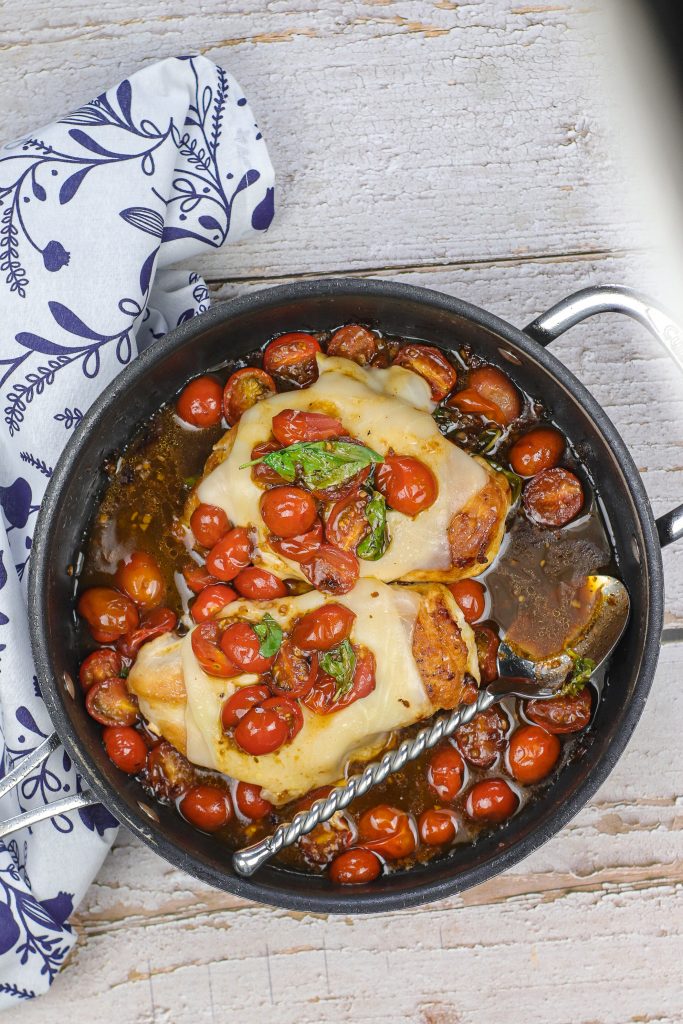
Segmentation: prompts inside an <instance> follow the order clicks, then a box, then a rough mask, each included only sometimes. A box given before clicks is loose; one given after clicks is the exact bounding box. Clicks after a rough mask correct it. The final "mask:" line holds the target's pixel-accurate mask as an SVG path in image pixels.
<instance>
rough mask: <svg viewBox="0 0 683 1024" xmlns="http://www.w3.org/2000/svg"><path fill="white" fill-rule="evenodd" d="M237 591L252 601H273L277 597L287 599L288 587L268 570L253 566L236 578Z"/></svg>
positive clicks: (243, 570)
mask: <svg viewBox="0 0 683 1024" xmlns="http://www.w3.org/2000/svg"><path fill="white" fill-rule="evenodd" d="M233 582H234V584H235V590H236V591H237V592H238V594H241V595H242V597H246V598H248V599H249V600H250V601H273V600H275V598H277V597H286V596H287V594H288V593H289V591H288V590H287V585H286V584H285V583H283V582H282V580H280V579H278V578H277V576H274V575H273V574H272V572H268V570H267V569H257V568H256V567H255V566H253V565H249V566H247V568H246V569H242V572H241V573H239V574H238V575H237V576H235V579H234V581H233Z"/></svg>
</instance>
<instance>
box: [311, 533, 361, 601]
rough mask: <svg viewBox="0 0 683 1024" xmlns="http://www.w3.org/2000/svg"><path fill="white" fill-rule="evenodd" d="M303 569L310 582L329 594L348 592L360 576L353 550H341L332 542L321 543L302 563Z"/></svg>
mask: <svg viewBox="0 0 683 1024" xmlns="http://www.w3.org/2000/svg"><path fill="white" fill-rule="evenodd" d="M301 569H302V572H303V574H304V576H305V577H306V579H307V580H308V582H309V583H311V584H312V585H313V586H314V587H316V588H317V589H318V590H322V591H324V592H325V593H327V594H348V592H349V590H352V589H353V587H354V585H355V583H356V580H357V579H358V577H359V576H360V566H359V564H358V559H357V558H356V556H355V555H354V554H353V552H352V551H341V550H340V549H339V548H335V547H334V546H333V545H332V544H321V545H320V547H319V548H318V550H317V551H315V552H314V553H313V554H312V555H309V556H308V557H307V558H306V561H305V562H302V563H301Z"/></svg>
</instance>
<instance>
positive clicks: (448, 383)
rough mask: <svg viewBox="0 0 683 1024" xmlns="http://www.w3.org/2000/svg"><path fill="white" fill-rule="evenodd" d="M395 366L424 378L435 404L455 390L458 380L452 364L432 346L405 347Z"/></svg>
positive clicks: (410, 345)
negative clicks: (402, 367)
mask: <svg viewBox="0 0 683 1024" xmlns="http://www.w3.org/2000/svg"><path fill="white" fill-rule="evenodd" d="M394 364H395V365H397V366H404V367H405V368H406V369H407V370H412V371H413V373H418V374H419V375H420V377H424V379H425V380H426V381H427V383H428V384H429V387H430V388H431V392H432V399H433V400H434V401H435V402H440V401H441V399H442V398H445V397H446V395H447V394H448V393H449V391H452V390H453V388H454V387H455V385H456V383H457V380H458V375H457V373H456V372H455V368H454V366H453V365H452V363H450V362H449V361H448V359H447V358H446V356H445V355H444V354H443V352H440V351H439V349H438V348H434V347H433V346H432V345H417V344H409V345H404V346H403V347H402V348H401V349H400V351H399V353H398V355H397V356H396V358H395V359H394Z"/></svg>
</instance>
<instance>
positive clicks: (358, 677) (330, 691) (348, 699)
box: [301, 648, 376, 715]
mask: <svg viewBox="0 0 683 1024" xmlns="http://www.w3.org/2000/svg"><path fill="white" fill-rule="evenodd" d="M354 650H355V653H356V669H355V672H354V673H353V683H352V684H351V687H350V689H349V690H347V691H346V693H345V694H343V695H342V696H339V697H337V696H335V695H336V693H337V681H336V680H335V679H333V678H332V676H328V675H327V673H326V672H318V678H317V680H316V682H315V685H314V687H313V689H312V690H311V691H310V692H309V693H307V694H306V696H305V697H302V698H301V703H302V704H304V705H305V706H306V707H307V708H308V710H309V711H313V712H314V714H316V715H331V714H334V712H335V711H339V710H340V709H341V708H347V707H348V706H349V704H353V703H354V701H357V700H362V699H363V697H367V696H369V694H371V693H372V692H373V690H374V689H375V686H376V679H375V656H374V654H373V653H372V651H368V650H366V649H363V648H361V649H359V650H358V649H356V648H354Z"/></svg>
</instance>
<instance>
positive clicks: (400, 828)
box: [358, 804, 417, 860]
mask: <svg viewBox="0 0 683 1024" xmlns="http://www.w3.org/2000/svg"><path fill="white" fill-rule="evenodd" d="M358 836H359V840H360V842H361V843H362V844H363V846H364V847H365V848H366V849H368V850H373V851H374V852H375V853H379V854H380V855H381V856H382V857H385V858H386V859H387V860H400V859H401V858H402V857H409V856H410V854H411V853H413V852H414V851H415V847H416V846H417V840H416V838H415V826H414V824H413V822H412V819H411V818H410V816H409V815H408V814H406V813H405V811H400V810H398V809H397V808H396V807H390V806H389V804H378V805H377V806H376V807H372V808H371V809H370V810H369V811H365V812H364V813H363V814H361V816H360V818H359V819H358Z"/></svg>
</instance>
